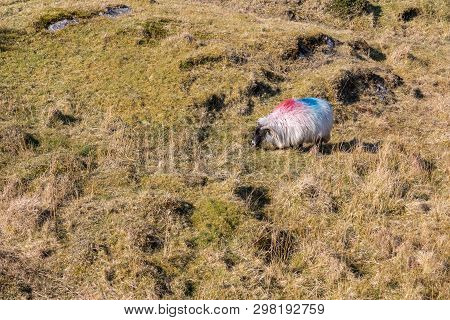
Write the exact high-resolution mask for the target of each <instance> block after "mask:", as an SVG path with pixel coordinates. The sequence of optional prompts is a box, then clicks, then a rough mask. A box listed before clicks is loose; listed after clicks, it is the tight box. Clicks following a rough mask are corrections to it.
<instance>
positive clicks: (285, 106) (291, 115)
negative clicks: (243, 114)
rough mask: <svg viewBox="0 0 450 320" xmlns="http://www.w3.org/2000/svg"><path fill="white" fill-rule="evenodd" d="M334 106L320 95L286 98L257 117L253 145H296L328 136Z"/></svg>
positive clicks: (281, 146)
mask: <svg viewBox="0 0 450 320" xmlns="http://www.w3.org/2000/svg"><path fill="white" fill-rule="evenodd" d="M332 127H333V108H332V106H331V105H330V104H329V103H328V101H326V100H323V99H319V98H303V99H288V100H285V101H283V102H282V103H281V104H279V105H278V106H277V107H276V108H275V110H274V111H273V112H272V113H271V114H269V115H268V116H267V117H263V118H260V119H259V120H258V125H257V127H256V130H255V135H254V138H253V140H252V145H253V146H254V147H256V148H260V147H262V148H264V149H283V148H289V147H294V148H298V147H301V146H302V145H303V143H314V144H317V143H319V144H321V143H322V142H325V143H327V142H328V141H329V140H330V135H331V129H332Z"/></svg>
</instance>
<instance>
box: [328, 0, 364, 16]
mask: <svg viewBox="0 0 450 320" xmlns="http://www.w3.org/2000/svg"><path fill="white" fill-rule="evenodd" d="M368 6H369V2H368V1H367V0H333V1H331V4H330V7H329V9H330V11H331V12H333V13H335V14H336V15H338V16H340V17H354V16H356V15H360V14H362V13H364V12H365V11H367V8H368Z"/></svg>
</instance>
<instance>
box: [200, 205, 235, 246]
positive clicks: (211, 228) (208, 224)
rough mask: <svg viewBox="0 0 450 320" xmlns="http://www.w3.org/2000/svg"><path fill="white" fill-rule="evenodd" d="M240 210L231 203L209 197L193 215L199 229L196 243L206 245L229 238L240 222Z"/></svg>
mask: <svg viewBox="0 0 450 320" xmlns="http://www.w3.org/2000/svg"><path fill="white" fill-rule="evenodd" d="M240 217H241V215H240V212H239V211H238V210H237V208H235V207H234V206H232V205H231V204H229V203H226V202H223V201H220V200H214V199H208V200H206V201H204V202H202V203H201V204H200V205H199V206H198V209H197V210H195V212H194V214H193V215H192V222H193V225H194V227H195V228H196V229H197V230H198V231H199V233H200V234H199V236H198V237H197V239H196V243H197V244H198V245H200V246H204V245H207V244H210V243H217V242H219V241H221V240H227V239H229V238H230V237H231V235H232V234H233V231H234V230H235V229H236V227H237V226H238V225H239V223H240Z"/></svg>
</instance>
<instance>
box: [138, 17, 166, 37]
mask: <svg viewBox="0 0 450 320" xmlns="http://www.w3.org/2000/svg"><path fill="white" fill-rule="evenodd" d="M168 23H169V20H168V19H160V20H149V21H147V22H146V23H145V24H144V31H143V34H144V37H145V38H146V39H147V40H162V39H164V38H165V37H167V36H168V35H169V31H168V30H167V28H166V26H167V24H168Z"/></svg>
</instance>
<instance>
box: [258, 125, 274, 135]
mask: <svg viewBox="0 0 450 320" xmlns="http://www.w3.org/2000/svg"><path fill="white" fill-rule="evenodd" d="M261 132H264V133H267V132H270V133H271V134H272V135H274V134H275V131H274V130H273V129H272V128H271V127H269V126H264V127H261Z"/></svg>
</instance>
